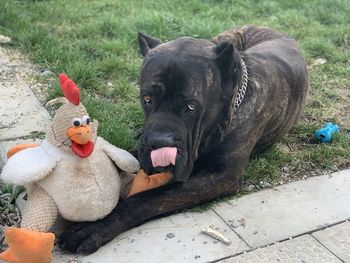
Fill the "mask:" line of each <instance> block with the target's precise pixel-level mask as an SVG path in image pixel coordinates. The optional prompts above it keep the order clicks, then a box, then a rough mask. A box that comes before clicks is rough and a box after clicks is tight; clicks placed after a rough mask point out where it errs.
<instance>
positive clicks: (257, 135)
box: [59, 26, 308, 253]
mask: <svg viewBox="0 0 350 263" xmlns="http://www.w3.org/2000/svg"><path fill="white" fill-rule="evenodd" d="M139 43H140V48H141V53H142V54H143V56H144V63H143V66H142V71H141V96H140V99H141V105H142V107H143V110H144V113H145V120H146V122H145V126H144V133H143V136H142V137H141V143H140V147H139V152H138V157H139V160H140V163H141V166H142V168H144V169H145V170H146V171H147V172H148V173H153V172H156V171H157V169H155V168H153V167H152V164H151V160H150V152H151V151H152V150H154V149H157V148H161V147H165V146H168V147H176V148H177V155H176V165H175V166H169V167H166V168H165V169H172V171H173V173H174V179H173V182H172V183H170V184H168V185H167V186H165V187H161V188H158V189H155V190H151V191H147V192H144V193H140V194H137V195H135V196H133V197H131V198H129V199H126V200H124V201H122V202H120V203H119V204H118V206H117V207H116V208H115V209H114V210H113V211H112V212H111V214H110V215H108V216H107V217H105V218H104V219H102V220H100V221H97V222H93V223H81V224H77V225H75V226H73V228H72V229H70V230H69V231H67V232H65V233H63V234H62V235H61V237H60V238H59V245H60V246H61V247H63V248H65V249H68V250H70V251H78V252H80V253H91V252H94V251H95V250H97V249H98V248H99V247H100V246H102V245H103V244H105V243H106V242H108V241H109V240H111V239H112V238H114V237H115V236H117V235H119V234H120V233H122V232H123V231H126V230H127V229H130V228H132V227H135V226H137V225H140V224H142V223H143V222H145V221H147V220H150V219H151V218H154V217H157V216H162V215H165V214H167V213H170V212H174V211H176V210H180V209H183V208H188V207H192V206H194V205H197V204H200V203H203V202H207V201H210V200H213V199H215V198H217V197H220V196H227V195H232V194H234V193H235V192H236V191H237V190H238V189H239V186H240V183H241V181H242V178H243V173H244V169H245V167H246V165H247V162H248V160H249V157H250V156H251V155H253V154H257V153H260V152H262V151H264V150H265V149H267V148H268V147H270V146H271V145H272V144H273V143H275V142H276V141H277V140H278V139H280V138H281V137H282V136H283V135H284V134H286V133H287V132H288V131H289V130H290V129H291V127H292V126H293V124H295V122H296V121H297V119H298V117H299V116H300V114H301V112H302V109H303V106H304V104H305V100H306V95H307V92H308V77H307V72H306V66H305V61H304V59H303V57H302V55H301V53H300V51H299V49H298V47H297V43H296V41H295V40H293V39H292V38H290V37H288V36H286V35H285V34H282V33H279V32H276V31H274V30H271V29H268V28H261V27H255V26H243V27H240V28H236V29H232V30H228V31H226V32H224V33H222V34H220V35H218V36H217V37H215V38H214V39H213V40H211V41H208V40H203V39H195V38H191V37H181V38H178V39H175V40H173V41H169V42H167V43H162V42H161V41H160V40H157V39H154V38H152V37H149V36H146V35H144V34H139ZM245 65H246V69H247V70H245ZM246 77H248V78H247V79H246ZM245 86H246V92H245V94H244V88H245ZM243 96H244V98H243V100H242V97H243ZM240 103H241V104H240ZM239 104H240V105H239Z"/></svg>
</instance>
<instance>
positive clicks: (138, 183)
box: [127, 169, 173, 197]
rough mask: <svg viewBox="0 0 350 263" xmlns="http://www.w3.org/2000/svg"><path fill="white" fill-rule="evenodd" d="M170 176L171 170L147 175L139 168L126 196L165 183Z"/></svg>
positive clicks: (171, 175)
mask: <svg viewBox="0 0 350 263" xmlns="http://www.w3.org/2000/svg"><path fill="white" fill-rule="evenodd" d="M172 177H173V174H172V173H171V172H166V173H158V174H153V175H147V174H146V173H145V171H144V170H142V169H141V170H140V171H139V172H138V173H137V175H136V176H135V177H134V179H133V181H132V183H131V187H130V191H129V193H128V195H127V197H130V196H132V195H134V194H137V193H140V192H144V191H147V190H151V189H154V188H157V187H160V186H162V185H165V184H167V183H168V182H169V181H170V180H171V178H172Z"/></svg>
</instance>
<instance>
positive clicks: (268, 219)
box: [0, 47, 350, 263]
mask: <svg viewBox="0 0 350 263" xmlns="http://www.w3.org/2000/svg"><path fill="white" fill-rule="evenodd" d="M15 62H16V61H15ZM11 63H12V64H11ZM16 63H17V64H16ZM16 63H14V61H13V57H11V56H10V55H8V54H6V52H4V51H3V50H1V47H0V81H1V83H0V94H1V96H2V98H1V101H0V112H1V114H0V152H1V159H2V160H3V162H5V161H6V157H5V155H4V153H5V152H6V150H7V149H8V148H9V147H10V146H12V145H14V144H17V143H21V142H22V141H26V142H28V141H32V140H35V141H37V142H40V138H38V137H40V136H36V135H38V134H39V135H40V134H42V133H43V132H44V131H45V129H46V126H47V124H48V123H49V122H50V116H49V114H48V113H47V111H46V109H45V108H44V107H43V106H42V105H41V104H40V103H39V101H38V99H37V98H36V96H35V94H34V93H33V91H32V90H31V88H30V86H31V84H30V83H29V82H27V80H26V76H23V78H21V81H19V82H18V81H16V83H14V80H13V79H12V78H11V76H12V75H11V74H9V71H11V70H13V67H14V66H13V64H15V65H16V67H17V68H18V69H19V71H20V72H23V68H25V67H27V66H28V68H26V69H27V70H26V72H27V73H28V74H31V73H30V72H31V71H30V70H31V69H30V66H29V65H28V64H26V63H22V62H16ZM11 65H12V66H11ZM26 65H27V66H26ZM9 76H10V77H9ZM20 77H21V76H20ZM17 79H18V76H17ZM349 158H350V157H349ZM0 165H1V161H0ZM349 204H350V170H344V171H341V172H337V173H333V174H330V175H325V176H319V177H312V178H309V179H307V180H303V181H298V182H294V183H290V184H286V185H281V186H278V187H275V188H271V189H266V190H263V191H260V192H256V193H253V194H250V195H246V196H243V197H240V198H233V199H231V200H228V201H225V202H222V203H220V204H218V205H215V206H214V207H212V208H211V209H209V210H207V211H205V212H202V213H195V212H186V213H180V214H176V215H171V216H167V217H163V218H161V219H157V220H154V221H151V222H148V223H146V224H143V225H141V226H139V227H137V228H134V229H131V230H129V231H127V232H125V233H123V234H121V235H120V236H118V237H116V238H115V239H114V240H112V241H111V242H109V243H108V244H106V245H105V246H104V247H102V248H100V249H99V250H98V251H97V252H96V253H94V254H92V255H89V256H85V257H79V256H76V255H70V254H66V253H64V252H62V251H59V250H57V251H55V256H54V260H53V262H55V263H61V262H71V263H73V262H84V263H88V262H89V263H99V262H101V263H102V262H103V263H105V262H106V263H108V262H130V263H132V262H167V263H171V262H229V263H231V262H307V263H309V262H350V222H349V221H348V220H349V219H350V205H349ZM211 225H212V227H213V228H214V229H216V230H217V231H219V232H220V233H222V234H223V235H224V236H226V237H227V238H229V239H230V241H231V245H225V244H223V243H222V242H219V241H217V240H215V239H213V238H212V237H210V236H207V235H204V234H202V233H201V230H202V229H203V228H204V227H208V226H211Z"/></svg>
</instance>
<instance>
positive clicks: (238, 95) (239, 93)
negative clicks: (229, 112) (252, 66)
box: [235, 58, 248, 111]
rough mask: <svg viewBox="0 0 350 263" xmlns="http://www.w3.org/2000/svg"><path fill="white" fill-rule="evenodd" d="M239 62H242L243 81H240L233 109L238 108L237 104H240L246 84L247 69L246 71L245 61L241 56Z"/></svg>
mask: <svg viewBox="0 0 350 263" xmlns="http://www.w3.org/2000/svg"><path fill="white" fill-rule="evenodd" d="M241 64H242V71H243V83H242V86H241V87H240V88H239V89H238V93H237V96H236V102H235V111H236V110H237V109H238V107H239V105H241V103H242V101H243V99H244V95H245V92H246V90H247V86H248V71H247V67H246V65H245V62H244V60H243V59H242V58H241Z"/></svg>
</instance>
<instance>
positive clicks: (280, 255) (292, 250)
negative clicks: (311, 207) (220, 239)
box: [220, 235, 341, 263]
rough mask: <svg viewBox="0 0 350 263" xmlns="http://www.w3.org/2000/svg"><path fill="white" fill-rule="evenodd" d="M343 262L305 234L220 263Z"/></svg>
mask: <svg viewBox="0 0 350 263" xmlns="http://www.w3.org/2000/svg"><path fill="white" fill-rule="evenodd" d="M243 262H244V263H264V262H266V263H267V262H283V263H302V262H303V263H322V262H324V263H332V262H333V263H341V261H340V260H339V259H338V258H337V257H335V256H334V255H333V254H332V253H330V252H329V251H328V250H327V249H326V248H324V247H323V246H322V245H321V244H320V243H319V242H317V240H315V239H314V238H312V237H311V236H310V235H304V236H301V237H298V238H295V239H292V240H288V241H285V242H281V243H277V244H275V245H272V246H269V247H265V248H261V249H256V250H254V251H251V252H248V253H245V254H241V255H239V256H236V257H233V258H229V259H226V260H223V261H220V263H243Z"/></svg>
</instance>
